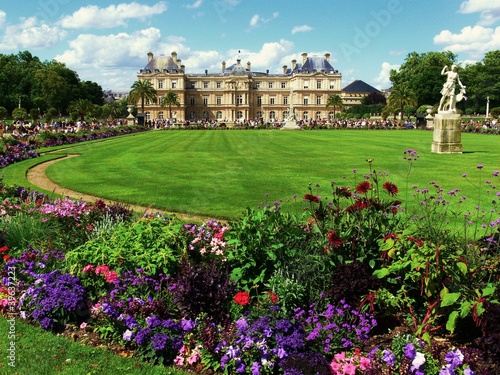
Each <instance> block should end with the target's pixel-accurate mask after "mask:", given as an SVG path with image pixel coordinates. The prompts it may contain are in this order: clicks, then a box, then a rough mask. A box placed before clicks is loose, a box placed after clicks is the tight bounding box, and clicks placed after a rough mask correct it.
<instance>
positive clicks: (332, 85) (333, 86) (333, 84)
mask: <svg viewBox="0 0 500 375" xmlns="http://www.w3.org/2000/svg"><path fill="white" fill-rule="evenodd" d="M334 88H335V81H330V90H333V89H334Z"/></svg>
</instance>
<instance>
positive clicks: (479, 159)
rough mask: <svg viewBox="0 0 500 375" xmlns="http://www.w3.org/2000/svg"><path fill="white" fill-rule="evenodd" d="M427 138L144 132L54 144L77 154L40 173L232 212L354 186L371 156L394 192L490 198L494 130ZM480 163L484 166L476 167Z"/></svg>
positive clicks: (497, 152) (169, 203) (123, 196)
mask: <svg viewBox="0 0 500 375" xmlns="http://www.w3.org/2000/svg"><path fill="white" fill-rule="evenodd" d="M432 136H433V134H432V132H430V131H415V130H411V131H407V130H404V131H381V130H378V131H365V130H360V131H355V130H346V131H341V130H335V131H328V130H325V131H288V132H283V131H279V130H271V131H267V130H266V131H264V130H262V131H236V130H234V131H151V132H147V133H141V134H135V135H134V136H129V137H126V138H116V139H113V140H108V141H107V142H101V143H87V144H85V143H83V144H79V145H75V146H72V147H71V148H69V149H65V150H60V151H59V153H62V152H67V153H79V154H81V156H79V157H77V158H72V159H67V160H63V161H60V162H59V163H56V164H54V165H52V166H51V167H49V168H48V170H47V173H48V176H49V177H50V178H51V179H53V180H54V181H56V182H58V183H59V184H61V185H62V186H64V187H67V188H71V189H74V190H77V191H80V192H82V193H88V194H93V195H97V196H101V197H104V198H108V199H117V200H120V201H123V202H125V203H130V204H131V203H135V204H141V205H145V206H149V205H152V206H153V207H156V208H159V209H166V210H171V211H175V212H187V213H193V214H202V215H206V216H211V217H217V218H235V217H238V216H239V215H240V214H241V213H242V212H243V211H244V210H245V209H246V207H252V208H253V207H257V206H258V205H259V204H260V203H261V202H262V201H267V202H269V203H272V202H273V201H278V200H280V199H282V200H283V202H284V207H285V208H287V207H293V206H294V204H293V202H294V198H293V196H294V194H297V196H298V198H297V201H298V202H299V203H298V204H296V205H295V208H297V209H298V207H299V206H300V207H302V202H300V201H301V197H302V196H303V195H304V194H305V193H307V192H308V184H309V183H311V184H312V185H313V186H314V185H316V184H319V185H320V186H321V188H319V189H316V188H315V189H314V190H315V193H317V194H318V195H322V196H326V195H329V194H330V191H331V187H330V182H331V181H335V182H336V183H337V184H340V185H351V186H353V185H355V184H356V183H357V182H359V181H361V180H362V178H363V177H362V175H363V174H366V173H369V171H370V168H369V164H368V163H367V162H366V160H367V159H373V163H372V167H373V170H375V171H378V172H380V171H382V172H387V173H388V174H389V175H388V176H383V177H381V180H382V181H385V180H386V179H387V180H390V181H392V182H394V183H395V184H397V185H398V187H399V189H400V193H399V197H400V198H401V199H405V198H406V197H408V198H410V199H411V196H412V190H411V186H412V185H417V186H418V187H420V188H429V187H430V186H429V182H430V181H435V182H437V183H439V184H440V185H441V186H442V187H443V189H444V194H445V196H446V193H447V192H448V191H451V190H452V189H457V188H459V189H460V192H459V193H458V194H459V195H466V196H467V197H468V199H467V200H466V203H468V209H473V207H474V206H476V205H477V204H478V203H479V199H481V203H484V202H486V203H488V204H489V203H490V202H491V197H488V196H487V195H486V190H487V185H486V184H484V181H485V180H488V179H492V172H493V171H494V170H498V169H500V137H497V136H491V135H480V134H468V133H464V134H462V144H463V151H464V153H463V154H451V155H444V154H433V153H431V144H432ZM408 148H411V149H414V150H416V151H417V152H418V154H419V155H420V158H419V159H418V160H416V161H415V162H413V164H412V169H411V173H410V175H409V177H408V171H409V162H408V161H407V160H404V159H403V151H404V150H405V149H408ZM23 163H24V162H23ZM23 163H20V164H23ZM478 164H483V165H484V168H483V169H482V170H479V169H477V168H476V167H477V165H478ZM11 167H12V166H10V167H8V168H7V169H6V172H5V174H6V176H7V175H8V170H9V168H11ZM18 168H19V167H18ZM353 169H357V173H356V174H354V173H353ZM464 173H466V174H468V179H470V182H468V181H467V179H465V178H463V177H462V174H464ZM480 181H481V183H480ZM6 182H8V181H7V180H6ZM407 183H408V184H409V187H410V189H409V190H408V191H407V190H406V185H407ZM474 184H475V185H476V186H475V185H474ZM478 184H480V185H481V186H478ZM413 203H414V204H415V203H416V202H413Z"/></svg>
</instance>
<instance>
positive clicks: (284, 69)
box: [283, 65, 288, 74]
mask: <svg viewBox="0 0 500 375" xmlns="http://www.w3.org/2000/svg"><path fill="white" fill-rule="evenodd" d="M287 69H288V66H286V65H283V74H286V70H287Z"/></svg>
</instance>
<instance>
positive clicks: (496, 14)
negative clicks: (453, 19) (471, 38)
mask: <svg viewBox="0 0 500 375" xmlns="http://www.w3.org/2000/svg"><path fill="white" fill-rule="evenodd" d="M458 12H459V13H464V14H470V13H480V21H479V23H478V25H480V26H489V25H492V24H494V23H495V22H496V21H498V20H499V19H500V2H499V1H496V0H466V1H464V2H463V3H462V4H460V9H459V10H458Z"/></svg>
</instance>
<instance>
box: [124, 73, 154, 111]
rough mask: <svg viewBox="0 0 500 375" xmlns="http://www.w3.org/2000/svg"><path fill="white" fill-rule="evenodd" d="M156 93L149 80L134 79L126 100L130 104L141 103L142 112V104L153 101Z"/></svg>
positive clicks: (142, 109)
mask: <svg viewBox="0 0 500 375" xmlns="http://www.w3.org/2000/svg"><path fill="white" fill-rule="evenodd" d="M157 96H158V94H157V92H156V89H155V88H154V87H153V84H152V83H151V81H147V80H144V81H140V80H139V81H135V82H134V83H133V84H132V87H130V92H129V94H128V101H129V103H130V104H137V102H140V104H141V112H142V113H144V104H145V102H146V101H150V102H155V101H156V98H157Z"/></svg>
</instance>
